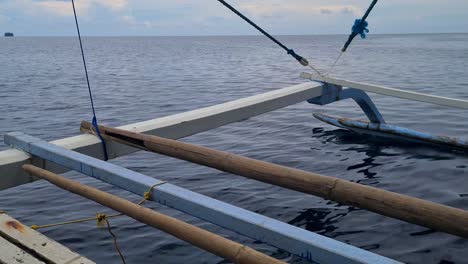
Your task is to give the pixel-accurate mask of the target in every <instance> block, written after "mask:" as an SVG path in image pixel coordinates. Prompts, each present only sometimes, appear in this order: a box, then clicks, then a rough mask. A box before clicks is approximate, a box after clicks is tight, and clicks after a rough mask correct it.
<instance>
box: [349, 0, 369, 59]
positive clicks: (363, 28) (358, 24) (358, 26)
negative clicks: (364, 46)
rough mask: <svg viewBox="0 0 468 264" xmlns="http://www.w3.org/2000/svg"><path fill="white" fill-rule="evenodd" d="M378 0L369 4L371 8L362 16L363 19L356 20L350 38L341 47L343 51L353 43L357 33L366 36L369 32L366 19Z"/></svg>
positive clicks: (362, 36)
mask: <svg viewBox="0 0 468 264" xmlns="http://www.w3.org/2000/svg"><path fill="white" fill-rule="evenodd" d="M377 1H378V0H373V1H372V3H371V5H370V6H369V8H367V10H366V13H365V14H364V16H362V18H361V19H356V20H354V25H353V27H352V29H351V35H349V37H348V40H347V41H346V43H345V44H344V46H343V48H342V49H341V52H345V51H346V49H347V48H348V46H349V45H350V44H351V42H352V41H353V39H354V38H355V37H356V36H357V35H361V38H366V34H367V33H369V29H367V27H368V26H369V23H367V21H366V19H367V17H368V16H369V14H370V12H371V11H372V9H373V8H374V6H375V4H377Z"/></svg>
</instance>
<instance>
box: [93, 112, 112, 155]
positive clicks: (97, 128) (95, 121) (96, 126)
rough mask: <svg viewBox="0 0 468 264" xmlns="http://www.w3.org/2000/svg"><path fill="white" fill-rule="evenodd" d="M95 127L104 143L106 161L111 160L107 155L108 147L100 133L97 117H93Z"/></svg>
mask: <svg viewBox="0 0 468 264" xmlns="http://www.w3.org/2000/svg"><path fill="white" fill-rule="evenodd" d="M92 124H93V127H94V129H96V134H97V136H98V137H99V139H100V140H101V142H102V148H103V150H104V160H106V161H107V160H109V156H108V155H107V146H106V141H104V138H102V135H101V132H100V131H99V126H98V123H97V118H96V116H93V122H92Z"/></svg>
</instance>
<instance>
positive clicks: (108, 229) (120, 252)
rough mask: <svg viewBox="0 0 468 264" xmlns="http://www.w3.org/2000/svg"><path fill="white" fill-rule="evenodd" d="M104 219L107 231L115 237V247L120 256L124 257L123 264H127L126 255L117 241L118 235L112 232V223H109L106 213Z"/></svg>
mask: <svg viewBox="0 0 468 264" xmlns="http://www.w3.org/2000/svg"><path fill="white" fill-rule="evenodd" d="M102 219H103V220H104V221H105V222H106V224H107V231H109V234H110V235H111V236H112V239H114V246H115V249H116V250H117V252H118V253H119V256H120V258H121V259H122V263H123V264H126V262H125V257H124V256H123V254H122V251H121V250H120V247H119V244H118V243H117V237H116V236H115V234H114V233H113V232H112V229H111V225H110V223H109V220H107V218H106V217H105V215H104V217H103V218H102ZM98 221H99V220H98Z"/></svg>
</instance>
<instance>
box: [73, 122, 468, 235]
mask: <svg viewBox="0 0 468 264" xmlns="http://www.w3.org/2000/svg"><path fill="white" fill-rule="evenodd" d="M91 128H92V127H91V124H90V123H89V122H86V121H83V122H82V124H81V129H82V130H83V131H88V132H89V131H90V130H91ZM99 130H100V132H101V134H102V135H103V136H104V137H105V138H107V139H112V140H115V141H118V142H121V143H124V144H127V145H130V146H134V147H137V148H140V149H144V150H149V151H153V152H156V153H159V154H163V155H167V156H171V157H174V158H178V159H183V160H186V161H190V162H193V163H197V164H201V165H204V166H208V167H212V168H216V169H219V170H222V171H225V172H230V173H234V174H238V175H241V176H245V177H247V178H251V179H255V180H258V181H262V182H266V183H270V184H274V185H278V186H282V187H285V188H288V189H291V190H296V191H300V192H303V193H307V194H311V195H315V196H319V197H322V198H325V199H328V200H332V201H336V202H339V203H343V204H348V205H352V206H355V207H359V208H363V209H367V210H369V211H372V212H375V213H379V214H382V215H385V216H389V217H393V218H396V219H400V220H403V221H406V222H409V223H413V224H417V225H421V226H425V227H428V228H431V229H435V230H438V231H442V232H446V233H450V234H453V235H456V236H460V237H464V238H468V211H465V210H462V209H457V208H453V207H449V206H445V205H441V204H437V203H433V202H429V201H425V200H422V199H417V198H413V197H410V196H406V195H402V194H398V193H394V192H390V191H385V190H382V189H378V188H374V187H369V186H365V185H361V184H357V183H353V182H350V181H346V180H342V179H338V178H335V177H330V176H323V175H319V174H315V173H311V172H307V171H303V170H298V169H294V168H289V167H285V166H281V165H276V164H272V163H268V162H264V161H259V160H255V159H251V158H246V157H243V156H239V155H235V154H231V153H227V152H223V151H218V150H213V149H209V148H206V147H202V146H197V145H194V144H189V143H184V142H180V141H176V140H171V139H165V138H161V137H157V136H150V135H145V134H140V133H134V132H130V131H126V130H121V129H116V128H111V127H105V126H99Z"/></svg>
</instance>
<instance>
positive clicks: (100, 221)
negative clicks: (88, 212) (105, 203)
mask: <svg viewBox="0 0 468 264" xmlns="http://www.w3.org/2000/svg"><path fill="white" fill-rule="evenodd" d="M106 219H107V215H106V214H99V213H97V214H96V220H97V226H102V225H103V223H104V221H106Z"/></svg>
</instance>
